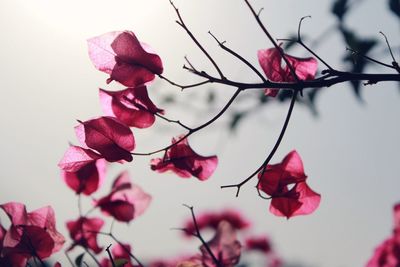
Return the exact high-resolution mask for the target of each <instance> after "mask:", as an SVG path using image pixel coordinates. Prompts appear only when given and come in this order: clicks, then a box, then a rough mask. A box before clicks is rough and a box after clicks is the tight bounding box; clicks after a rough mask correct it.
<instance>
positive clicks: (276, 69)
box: [257, 48, 318, 96]
mask: <svg viewBox="0 0 400 267" xmlns="http://www.w3.org/2000/svg"><path fill="white" fill-rule="evenodd" d="M257 56H258V62H259V63H260V66H261V68H262V69H263V71H264V73H265V75H266V76H267V78H268V79H269V80H270V81H273V82H295V81H296V79H295V77H293V75H292V73H291V71H290V68H289V66H287V65H285V66H284V67H282V63H285V64H286V62H285V61H284V60H283V58H282V56H281V53H280V52H279V50H278V49H276V48H269V49H262V50H258V53H257ZM285 58H286V59H287V60H288V61H289V63H290V64H291V65H292V67H293V69H294V71H295V73H296V75H297V77H298V78H299V79H300V80H313V79H314V77H315V74H316V73H317V68H318V62H317V60H316V59H315V58H312V57H309V58H298V57H293V56H291V55H288V54H285ZM282 61H283V62H282ZM278 91H279V90H278V89H269V88H267V89H265V95H267V96H276V95H277V94H278Z"/></svg>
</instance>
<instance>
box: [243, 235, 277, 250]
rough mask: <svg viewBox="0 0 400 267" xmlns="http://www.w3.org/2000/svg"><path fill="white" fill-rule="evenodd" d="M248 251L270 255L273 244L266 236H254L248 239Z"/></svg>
mask: <svg viewBox="0 0 400 267" xmlns="http://www.w3.org/2000/svg"><path fill="white" fill-rule="evenodd" d="M246 249H247V250H255V251H260V252H262V253H265V254H268V253H269V252H271V251H272V249H271V243H270V241H269V239H268V238H267V237H266V236H253V237H249V238H247V239H246Z"/></svg>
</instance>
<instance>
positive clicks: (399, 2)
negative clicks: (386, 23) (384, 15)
mask: <svg viewBox="0 0 400 267" xmlns="http://www.w3.org/2000/svg"><path fill="white" fill-rule="evenodd" d="M389 8H390V10H391V11H392V12H393V13H394V14H396V16H397V17H399V18H400V0H389Z"/></svg>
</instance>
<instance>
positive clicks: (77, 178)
mask: <svg viewBox="0 0 400 267" xmlns="http://www.w3.org/2000/svg"><path fill="white" fill-rule="evenodd" d="M105 173H106V162H105V160H104V159H99V160H97V161H95V162H92V163H90V164H88V165H86V166H84V167H83V168H81V169H80V170H78V171H76V172H65V171H62V172H61V177H62V178H63V179H64V181H65V183H66V184H67V185H68V186H69V187H70V188H71V189H72V190H74V191H75V193H77V194H80V193H83V194H85V195H91V194H92V193H94V192H96V191H97V189H98V188H99V187H100V186H101V185H102V184H103V181H104V178H105Z"/></svg>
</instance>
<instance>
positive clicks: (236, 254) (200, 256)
mask: <svg viewBox="0 0 400 267" xmlns="http://www.w3.org/2000/svg"><path fill="white" fill-rule="evenodd" d="M249 226H250V224H249V220H248V219H247V218H245V217H244V216H243V214H242V213H240V212H238V211H237V210H231V209H224V210H222V211H221V212H214V211H208V212H203V213H201V214H199V215H198V216H196V218H195V220H193V218H190V219H188V220H187V221H186V222H185V223H184V227H183V228H182V229H183V233H184V234H185V236H186V237H197V238H198V237H199V236H198V233H199V232H200V230H203V229H209V230H211V231H212V234H213V237H212V238H211V239H210V240H209V241H208V242H205V243H204V244H202V245H201V246H200V248H199V250H200V253H197V254H193V255H185V256H181V257H176V258H173V259H168V260H158V261H154V262H152V263H151V264H150V266H151V267H175V266H181V267H184V266H196V267H216V266H227V267H233V266H237V265H238V264H239V262H240V264H241V266H242V265H243V266H248V265H247V264H246V263H247V258H246V259H245V260H241V256H242V254H243V253H244V252H246V253H249V254H253V253H254V254H258V256H261V258H264V259H265V266H267V267H280V266H282V260H281V259H280V257H279V256H278V255H277V254H276V252H275V251H274V249H273V246H272V244H271V241H270V239H269V238H268V237H267V236H265V235H259V234H258V235H252V234H250V235H249V234H248V233H247V231H248V230H249V229H248V228H249ZM197 231H199V232H197ZM238 234H240V235H241V236H245V239H244V242H241V241H239V239H238ZM216 261H217V262H218V264H217V263H216Z"/></svg>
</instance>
